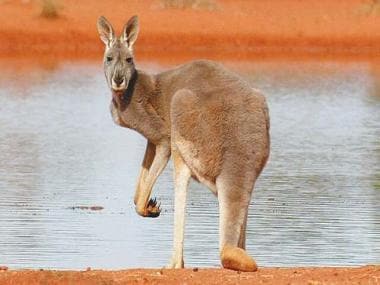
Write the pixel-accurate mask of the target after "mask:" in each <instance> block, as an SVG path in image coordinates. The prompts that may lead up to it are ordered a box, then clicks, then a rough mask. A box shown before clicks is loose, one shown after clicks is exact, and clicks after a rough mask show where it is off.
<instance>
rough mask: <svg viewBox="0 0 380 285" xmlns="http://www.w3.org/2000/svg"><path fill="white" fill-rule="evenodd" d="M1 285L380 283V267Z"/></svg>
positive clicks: (163, 273) (55, 278)
mask: <svg viewBox="0 0 380 285" xmlns="http://www.w3.org/2000/svg"><path fill="white" fill-rule="evenodd" d="M0 284H2V285H3V284H4V285H7V284H17V285H22V284H28V285H33V284H57V285H58V284H76V285H79V284H91V285H96V284H115V285H116V284H167V285H170V284H202V285H203V284H217V285H224V284H276V285H281V284H310V285H312V284H374V285H375V284H380V266H365V267H360V268H350V269H349V268H263V269H259V271H257V272H254V273H243V272H241V273H239V272H235V271H230V270H220V269H199V270H194V269H184V270H165V269H163V270H159V269H130V270H122V271H101V270H93V271H81V272H79V271H0Z"/></svg>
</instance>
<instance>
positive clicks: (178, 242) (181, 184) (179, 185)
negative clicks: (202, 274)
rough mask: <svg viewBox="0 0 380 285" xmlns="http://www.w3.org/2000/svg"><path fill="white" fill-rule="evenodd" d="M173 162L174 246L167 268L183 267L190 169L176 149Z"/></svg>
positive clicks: (173, 153)
mask: <svg viewBox="0 0 380 285" xmlns="http://www.w3.org/2000/svg"><path fill="white" fill-rule="evenodd" d="M172 158H173V164H174V182H175V197H174V247H173V256H172V259H171V261H170V264H169V266H168V268H183V267H184V262H183V240H184V232H185V210H186V194H187V187H188V185H189V180H190V177H191V171H190V169H189V167H188V166H187V165H186V164H185V162H184V161H183V159H182V157H181V155H180V154H179V152H178V150H173V151H172Z"/></svg>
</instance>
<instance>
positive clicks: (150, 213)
mask: <svg viewBox="0 0 380 285" xmlns="http://www.w3.org/2000/svg"><path fill="white" fill-rule="evenodd" d="M160 206H161V204H160V203H158V204H157V199H156V198H154V199H150V200H149V202H148V206H147V207H146V215H145V216H146V217H150V218H156V217H158V216H159V215H160V213H161V208H160Z"/></svg>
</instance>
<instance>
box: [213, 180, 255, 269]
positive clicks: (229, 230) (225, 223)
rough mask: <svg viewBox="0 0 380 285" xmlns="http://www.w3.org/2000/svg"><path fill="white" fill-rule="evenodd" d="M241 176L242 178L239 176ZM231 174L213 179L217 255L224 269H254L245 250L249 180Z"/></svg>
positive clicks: (249, 192)
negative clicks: (216, 216) (218, 249)
mask: <svg viewBox="0 0 380 285" xmlns="http://www.w3.org/2000/svg"><path fill="white" fill-rule="evenodd" d="M240 179H241V178H240ZM237 180H239V177H238V178H237V179H235V180H234V181H233V179H231V177H227V178H224V177H223V176H219V177H218V178H217V180H216V187H217V190H218V200H219V228H220V232H219V234H220V239H219V248H220V258H221V262H222V265H223V267H224V268H228V269H232V270H240V271H256V270H257V265H256V263H255V261H254V260H253V259H252V258H251V257H250V256H249V255H248V254H247V252H246V251H245V249H244V248H245V229H246V221H247V212H248V206H249V202H250V200H251V192H252V189H251V187H252V185H253V182H252V183H244V182H243V183H238V181H237ZM247 184H248V185H247Z"/></svg>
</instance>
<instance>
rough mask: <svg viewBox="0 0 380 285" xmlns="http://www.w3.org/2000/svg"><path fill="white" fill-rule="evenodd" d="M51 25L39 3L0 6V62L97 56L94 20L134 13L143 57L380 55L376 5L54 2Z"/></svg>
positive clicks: (365, 1) (256, 0)
mask: <svg viewBox="0 0 380 285" xmlns="http://www.w3.org/2000/svg"><path fill="white" fill-rule="evenodd" d="M58 2H59V3H60V5H61V7H62V8H61V9H60V10H59V15H60V17H59V18H57V19H44V18H42V17H41V16H39V15H40V11H41V7H40V5H41V4H40V3H41V1H31V0H29V1H27V0H24V1H22V0H17V1H16V0H14V1H10V0H4V1H0V10H1V25H0V38H1V39H2V40H1V44H0V56H15V55H16V56H19V55H29V56H30V55H46V54H49V55H54V56H55V57H56V56H59V57H86V58H88V57H98V56H99V55H100V54H101V53H102V50H103V46H102V44H101V42H100V40H99V38H98V35H97V31H96V20H97V18H98V17H99V15H105V16H106V17H107V18H109V20H110V21H111V22H112V23H113V25H114V27H115V29H116V30H117V31H119V32H120V30H121V28H122V26H123V24H124V23H125V22H126V20H127V19H128V18H129V17H130V16H132V15H134V14H137V15H139V17H140V23H141V32H140V37H139V40H138V42H137V48H136V50H137V53H138V54H140V55H143V56H148V57H155V58H157V57H160V56H162V55H165V56H166V57H167V56H168V54H169V53H176V54H178V53H192V54H194V55H195V56H197V57H200V56H202V55H203V54H208V55H209V54H211V55H212V57H228V56H233V58H234V59H236V58H237V57H239V56H242V57H244V56H246V55H248V54H271V55H273V54H278V53H281V54H283V53H287V54H292V53H293V54H297V55H299V54H334V55H355V54H367V55H368V54H370V55H376V56H379V55H380V29H379V27H380V7H378V6H380V3H378V4H373V3H374V2H375V1H370V0H345V1H331V0H308V1H296V0H281V1H260V0H252V1H245V0H215V2H216V3H217V7H216V8H215V9H213V10H212V11H209V10H194V9H186V10H182V9H164V8H162V7H160V3H161V2H160V0H144V1H139V0H129V1H125V0H110V1H91V0H81V1H76V0H61V1H59V0H58Z"/></svg>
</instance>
